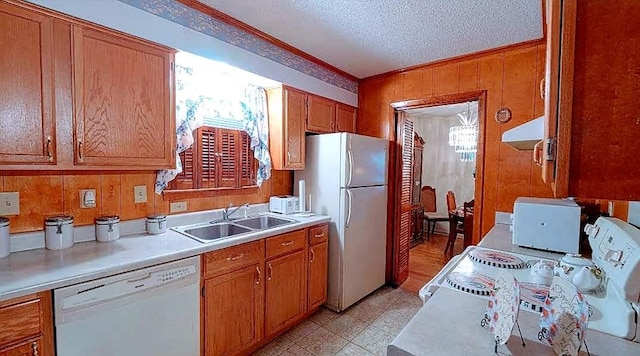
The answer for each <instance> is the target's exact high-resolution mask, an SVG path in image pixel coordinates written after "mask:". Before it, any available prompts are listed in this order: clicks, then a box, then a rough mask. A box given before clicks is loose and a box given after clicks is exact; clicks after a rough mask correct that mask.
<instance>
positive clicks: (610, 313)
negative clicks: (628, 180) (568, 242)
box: [420, 217, 640, 350]
mask: <svg viewBox="0 0 640 356" xmlns="http://www.w3.org/2000/svg"><path fill="white" fill-rule="evenodd" d="M585 230H586V231H587V232H588V234H589V244H590V246H591V248H592V249H593V252H592V260H593V262H594V263H595V265H596V266H597V267H598V268H600V269H601V270H602V271H603V273H604V277H603V278H604V281H603V283H602V285H601V286H600V288H598V289H597V290H595V291H591V292H589V293H584V296H585V299H586V300H587V302H588V303H589V314H590V316H589V329H592V330H596V331H599V332H602V333H605V334H609V335H612V336H615V337H618V338H622V339H627V340H633V341H635V342H638V341H640V330H639V328H638V320H639V317H640V312H639V310H640V308H639V306H638V301H639V300H640V230H638V229H637V228H635V227H633V226H632V225H630V224H628V223H626V222H623V221H621V220H618V219H615V218H605V217H601V218H598V220H597V221H596V223H595V224H594V225H593V226H587V228H586V229H585ZM558 256H559V255H558ZM539 261H542V262H545V263H552V264H555V263H556V262H557V261H555V260H548V259H541V258H538V257H534V256H529V255H522V254H516V253H513V252H504V251H499V250H492V249H487V248H483V247H477V246H470V247H468V248H467V249H466V250H465V251H464V252H463V253H462V254H461V255H460V256H456V257H454V259H452V260H451V261H450V262H449V263H448V264H447V265H446V266H445V267H444V268H443V269H442V270H441V271H440V272H439V273H438V274H437V275H436V276H435V277H434V278H433V279H432V280H431V281H430V282H429V283H427V285H425V286H424V287H423V288H422V289H421V290H420V297H421V298H422V299H423V300H424V301H425V304H427V303H430V299H431V298H432V297H433V296H434V295H436V294H437V293H438V291H439V290H440V289H441V288H446V289H453V290H456V291H459V292H461V293H470V294H473V295H475V296H478V297H480V298H487V295H488V289H492V288H493V286H489V287H488V289H487V280H489V283H488V284H490V282H491V281H492V278H493V277H495V276H496V275H497V274H498V273H499V271H501V270H503V269H507V270H508V272H509V273H512V274H513V275H514V276H515V277H516V279H517V280H518V282H519V283H521V289H520V293H521V299H522V302H521V309H524V310H528V311H530V312H534V313H539V312H540V307H541V303H542V302H544V297H543V296H542V294H541V293H538V294H536V292H535V291H538V292H540V291H541V290H543V289H545V288H546V289H547V290H548V286H547V287H545V286H541V285H539V284H537V283H535V282H536V279H535V278H534V276H533V274H532V270H531V266H533V265H534V264H536V263H537V262H539ZM523 285H524V286H525V287H523ZM450 307H451V308H455V307H456V306H455V305H451V306H450ZM587 342H589V335H588V334H587ZM638 349H639V350H640V347H638Z"/></svg>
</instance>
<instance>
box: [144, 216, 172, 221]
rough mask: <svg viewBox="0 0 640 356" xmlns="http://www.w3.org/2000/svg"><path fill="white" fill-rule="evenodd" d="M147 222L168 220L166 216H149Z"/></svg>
mask: <svg viewBox="0 0 640 356" xmlns="http://www.w3.org/2000/svg"><path fill="white" fill-rule="evenodd" d="M147 220H148V221H150V222H162V221H166V220H167V216H166V215H149V216H147Z"/></svg>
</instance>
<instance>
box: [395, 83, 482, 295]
mask: <svg viewBox="0 0 640 356" xmlns="http://www.w3.org/2000/svg"><path fill="white" fill-rule="evenodd" d="M486 100H487V91H486V90H479V91H471V92H465V93H459V94H450V95H441V96H430V97H427V98H423V99H415V100H408V101H400V102H395V103H391V106H392V107H393V109H394V110H393V115H394V118H393V120H394V122H395V134H394V137H393V140H392V141H391V142H390V145H389V146H390V148H391V149H390V152H389V160H390V164H389V178H390V179H389V181H390V184H389V196H388V200H387V204H388V206H387V214H388V221H392V222H393V223H392V224H388V227H387V274H386V276H387V282H388V283H389V282H390V283H391V284H392V285H394V286H399V285H400V284H402V282H404V280H406V278H407V276H408V263H405V262H404V261H405V260H406V261H408V258H409V257H408V253H409V252H408V250H406V248H405V250H406V251H404V250H402V249H401V248H400V242H401V239H402V238H403V236H401V226H400V225H401V224H400V218H401V214H402V213H403V212H405V211H404V210H406V207H403V205H402V204H401V196H402V149H403V145H402V139H403V130H404V126H405V123H404V120H405V116H406V115H404V112H405V111H407V110H410V109H419V108H425V107H433V106H443V105H450V104H459V103H465V102H470V101H477V102H478V151H477V153H476V180H475V192H474V199H475V212H474V216H473V240H472V243H473V244H477V243H478V242H479V241H480V233H481V231H482V226H481V224H482V218H481V217H482V211H483V205H482V198H483V187H484V150H485V142H486V140H485V124H486V112H485V111H486ZM412 138H413V134H412ZM391 178H393V179H391ZM405 213H406V212H405ZM405 238H408V237H406V236H405ZM404 254H407V255H406V256H403V255H404ZM404 264H406V266H404Z"/></svg>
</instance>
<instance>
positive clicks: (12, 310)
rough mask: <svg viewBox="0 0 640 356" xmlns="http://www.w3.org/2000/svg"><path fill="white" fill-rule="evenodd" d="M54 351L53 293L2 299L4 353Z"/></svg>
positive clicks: (42, 355)
mask: <svg viewBox="0 0 640 356" xmlns="http://www.w3.org/2000/svg"><path fill="white" fill-rule="evenodd" d="M53 354H54V349H53V316H52V309H51V293H50V292H42V293H37V294H32V295H27V296H24V297H20V298H16V299H11V300H7V301H4V302H0V356H9V355H10V356H18V355H34V356H38V355H39V356H50V355H53Z"/></svg>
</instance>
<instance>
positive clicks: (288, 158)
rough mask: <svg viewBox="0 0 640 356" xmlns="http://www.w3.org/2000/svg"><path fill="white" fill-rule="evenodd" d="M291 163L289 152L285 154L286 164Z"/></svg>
mask: <svg viewBox="0 0 640 356" xmlns="http://www.w3.org/2000/svg"><path fill="white" fill-rule="evenodd" d="M290 162H291V152H287V163H290Z"/></svg>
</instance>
